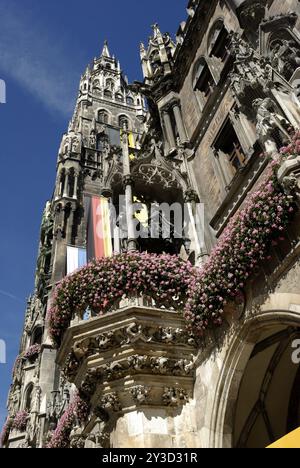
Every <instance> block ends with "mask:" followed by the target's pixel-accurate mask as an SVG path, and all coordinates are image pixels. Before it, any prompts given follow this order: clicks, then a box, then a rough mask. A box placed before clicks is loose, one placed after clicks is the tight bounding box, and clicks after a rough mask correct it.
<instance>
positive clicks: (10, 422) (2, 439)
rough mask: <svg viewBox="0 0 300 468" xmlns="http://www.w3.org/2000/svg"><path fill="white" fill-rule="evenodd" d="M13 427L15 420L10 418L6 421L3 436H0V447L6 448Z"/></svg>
mask: <svg viewBox="0 0 300 468" xmlns="http://www.w3.org/2000/svg"><path fill="white" fill-rule="evenodd" d="M12 425H13V418H11V417H8V418H7V419H6V422H5V424H4V426H3V428H2V431H1V434H0V447H4V445H5V444H6V442H7V440H8V438H9V434H10V431H11V429H12Z"/></svg>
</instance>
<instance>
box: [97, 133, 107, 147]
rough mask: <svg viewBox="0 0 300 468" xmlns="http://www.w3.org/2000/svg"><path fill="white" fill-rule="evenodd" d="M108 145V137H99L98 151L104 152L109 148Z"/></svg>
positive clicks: (101, 134) (103, 135) (102, 135)
mask: <svg viewBox="0 0 300 468" xmlns="http://www.w3.org/2000/svg"><path fill="white" fill-rule="evenodd" d="M107 145H108V137H107V135H105V134H104V133H100V134H99V135H97V146H96V148H97V150H98V151H104V150H105V148H107Z"/></svg>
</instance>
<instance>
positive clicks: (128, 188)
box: [122, 127, 137, 252]
mask: <svg viewBox="0 0 300 468" xmlns="http://www.w3.org/2000/svg"><path fill="white" fill-rule="evenodd" d="M122 146H123V176H124V178H123V183H124V187H125V203H126V221H127V230H128V250H129V252H133V251H135V250H136V248H137V241H136V236H135V229H134V221H133V215H134V213H133V195H132V188H133V184H134V181H133V178H132V177H131V174H130V158H129V148H128V132H127V130H126V129H125V127H124V129H123V137H122Z"/></svg>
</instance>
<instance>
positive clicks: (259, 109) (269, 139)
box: [253, 98, 290, 154]
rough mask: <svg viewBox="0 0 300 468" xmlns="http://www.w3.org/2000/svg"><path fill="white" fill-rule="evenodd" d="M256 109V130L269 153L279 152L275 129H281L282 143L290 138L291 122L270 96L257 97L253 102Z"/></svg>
mask: <svg viewBox="0 0 300 468" xmlns="http://www.w3.org/2000/svg"><path fill="white" fill-rule="evenodd" d="M253 106H254V109H255V110H256V122H257V123H256V132H257V136H258V138H259V139H260V141H261V143H262V144H263V145H264V147H265V150H266V152H267V153H268V154H274V153H275V154H276V153H277V152H278V144H277V142H276V140H275V136H274V131H275V130H277V131H279V133H280V135H281V137H282V142H281V143H282V144H283V143H284V142H286V141H289V140H290V136H289V133H288V129H289V128H290V123H289V122H288V121H287V119H286V118H285V117H283V116H282V115H281V114H280V113H279V112H278V111H277V109H276V106H275V103H274V102H273V101H272V99H270V98H265V99H256V100H255V101H254V102H253Z"/></svg>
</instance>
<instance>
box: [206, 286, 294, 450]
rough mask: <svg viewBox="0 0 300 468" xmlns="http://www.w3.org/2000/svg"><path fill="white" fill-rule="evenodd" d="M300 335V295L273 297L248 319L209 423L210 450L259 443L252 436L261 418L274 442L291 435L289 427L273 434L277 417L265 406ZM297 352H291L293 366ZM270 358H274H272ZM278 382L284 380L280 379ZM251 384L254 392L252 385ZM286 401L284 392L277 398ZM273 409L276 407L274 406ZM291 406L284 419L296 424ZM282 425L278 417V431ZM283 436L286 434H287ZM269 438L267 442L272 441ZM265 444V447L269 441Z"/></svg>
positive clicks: (227, 362) (230, 351)
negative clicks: (271, 386)
mask: <svg viewBox="0 0 300 468" xmlns="http://www.w3.org/2000/svg"><path fill="white" fill-rule="evenodd" d="M297 330H298V331H297ZM299 330H300V295H298V294H274V295H271V296H270V298H269V299H268V302H267V303H265V304H264V306H263V307H262V308H261V310H260V312H259V313H257V314H256V315H253V316H251V317H249V318H247V319H246V320H245V321H244V323H243V325H242V326H241V328H240V330H239V332H238V333H235V334H234V337H233V338H232V339H231V341H230V344H229V346H228V348H227V351H226V353H225V358H224V361H223V365H222V367H221V371H220V373H219V378H218V383H217V386H216V392H215V395H214V401H213V404H212V409H211V416H210V424H209V427H210V431H209V433H210V435H209V446H210V447H214V448H233V447H237V446H238V447H245V446H247V444H250V445H251V444H253V443H254V439H253V438H252V439H251V431H252V429H253V428H254V427H255V424H256V421H257V419H258V417H259V418H262V419H263V422H264V424H265V426H266V432H267V434H268V437H269V440H271V439H272V438H276V437H277V438H279V437H280V436H282V435H285V434H286V432H285V430H286V431H288V425H287V426H286V428H283V425H282V422H281V423H280V424H281V427H280V428H278V427H277V428H275V431H274V433H272V431H273V428H272V422H271V419H272V417H270V415H269V414H268V409H267V408H265V406H266V398H267V397H268V392H269V390H270V385H271V380H272V377H273V375H275V370H276V369H277V366H278V365H279V363H280V362H281V359H283V358H285V359H286V354H285V353H286V352H288V351H287V350H288V346H289V343H291V340H292V339H294V338H295V337H296V336H297V332H298V333H299ZM298 337H299V334H298ZM272 346H273V349H272ZM272 351H273V352H272ZM292 352H293V350H292V348H291V349H290V359H291V360H290V363H291V364H292ZM260 353H265V356H264V357H263V359H264V366H263V365H262V356H263V355H262V354H261V355H260V358H259V359H260V361H259V360H257V359H258V356H259V354H260ZM266 353H269V358H268V357H267V355H266ZM294 366H295V369H294V370H295V374H294V375H293V385H292V388H291V391H290V395H295V383H296V382H297V379H298V374H299V372H298V371H299V366H297V365H294ZM260 374H261V375H260ZM251 376H252V377H253V378H252V380H251ZM276 378H277V379H278V376H276ZM282 378H285V376H284V373H282ZM251 382H252V383H253V385H252V387H251V385H250V386H249V384H250V383H251ZM256 383H257V385H258V386H259V385H260V388H259V390H258V397H257V398H256V397H255V398H254V393H255V392H254V385H255V384H256ZM288 385H290V383H287V382H286V387H287V386H288ZM250 387H251V388H250ZM256 391H257V389H256ZM251 392H252V393H251ZM299 393H300V392H299ZM273 394H274V392H273ZM299 396H300V395H299ZM280 397H282V398H286V395H284V394H283V392H282V391H281V390H280V389H278V392H277V398H280ZM251 399H252V401H251ZM272 405H273V408H274V402H273V403H272ZM272 405H271V406H272ZM269 406H270V405H269ZM286 406H287V414H286V415H284V417H286V419H287V421H291V402H290V401H288V402H287V403H286ZM248 410H249V411H248ZM241 413H243V414H241ZM277 422H278V418H277V420H276V425H277V426H278V425H279V423H278V424H277ZM293 423H295V419H294V421H293ZM261 426H262V424H261ZM280 431H283V432H284V433H283V434H281V432H280ZM268 437H266V438H265V440H268ZM249 439H250V440H249ZM269 440H268V441H269ZM271 442H272V440H271ZM260 443H261V444H262V445H263V444H264V440H263V438H261V442H260ZM263 446H264V445H263Z"/></svg>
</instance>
